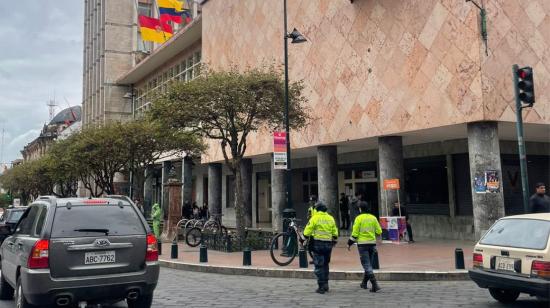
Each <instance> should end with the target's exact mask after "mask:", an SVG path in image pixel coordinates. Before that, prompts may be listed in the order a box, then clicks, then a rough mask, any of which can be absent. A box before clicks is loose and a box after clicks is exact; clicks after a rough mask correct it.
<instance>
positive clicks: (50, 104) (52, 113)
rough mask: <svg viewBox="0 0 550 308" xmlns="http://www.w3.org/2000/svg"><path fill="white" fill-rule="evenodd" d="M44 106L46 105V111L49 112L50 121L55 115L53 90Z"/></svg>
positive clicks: (55, 105)
mask: <svg viewBox="0 0 550 308" xmlns="http://www.w3.org/2000/svg"><path fill="white" fill-rule="evenodd" d="M46 106H48V111H49V113H50V122H51V121H52V120H53V117H54V116H55V107H57V104H56V102H55V92H53V99H50V100H49V101H48V102H47V103H46Z"/></svg>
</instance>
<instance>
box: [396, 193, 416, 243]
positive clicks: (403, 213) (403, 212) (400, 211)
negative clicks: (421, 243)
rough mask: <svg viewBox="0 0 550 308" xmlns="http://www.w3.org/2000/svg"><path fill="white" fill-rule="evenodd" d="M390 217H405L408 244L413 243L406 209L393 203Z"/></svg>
mask: <svg viewBox="0 0 550 308" xmlns="http://www.w3.org/2000/svg"><path fill="white" fill-rule="evenodd" d="M400 208H401V209H400ZM391 215H392V216H401V217H405V222H406V223H407V235H408V236H409V243H414V240H413V230H412V226H411V224H410V223H409V213H407V207H406V206H403V205H399V203H398V202H395V204H394V205H393V209H392V210H391Z"/></svg>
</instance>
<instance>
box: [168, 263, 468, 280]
mask: <svg viewBox="0 0 550 308" xmlns="http://www.w3.org/2000/svg"><path fill="white" fill-rule="evenodd" d="M159 264H160V266H162V267H166V268H172V269H177V270H184V271H192V272H202V273H212V274H223V275H241V276H257V277H273V278H299V279H315V275H314V274H313V269H295V268H292V269H289V268H280V269H279V268H261V267H254V266H247V267H244V266H242V267H230V266H221V265H210V264H196V263H185V262H180V261H166V260H159ZM374 273H375V274H376V279H377V280H380V281H464V280H470V277H469V276H468V271H467V270H456V271H448V272H445V271H385V270H376V271H374ZM330 279H332V280H361V279H363V272H362V271H331V272H330Z"/></svg>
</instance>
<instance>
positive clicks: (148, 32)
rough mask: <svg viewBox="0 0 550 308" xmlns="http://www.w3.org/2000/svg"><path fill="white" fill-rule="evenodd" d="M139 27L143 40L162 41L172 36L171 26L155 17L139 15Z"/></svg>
mask: <svg viewBox="0 0 550 308" xmlns="http://www.w3.org/2000/svg"><path fill="white" fill-rule="evenodd" d="M139 27H140V30H141V39H142V40H144V41H153V42H157V43H164V42H166V41H167V40H168V39H169V38H171V37H172V27H171V26H170V25H169V24H167V23H164V22H161V21H160V20H158V19H156V18H151V17H147V16H142V15H140V16H139Z"/></svg>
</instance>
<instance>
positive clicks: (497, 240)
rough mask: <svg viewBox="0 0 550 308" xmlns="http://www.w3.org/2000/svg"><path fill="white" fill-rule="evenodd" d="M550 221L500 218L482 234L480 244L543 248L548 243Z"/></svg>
mask: <svg viewBox="0 0 550 308" xmlns="http://www.w3.org/2000/svg"><path fill="white" fill-rule="evenodd" d="M549 234H550V221H545V220H537V219H502V220H499V221H498V222H497V223H495V224H494V225H493V227H492V228H491V229H490V230H489V231H488V232H487V233H486V234H485V236H483V238H482V239H481V241H480V242H479V243H480V244H483V245H491V246H505V247H514V248H525V249H537V250H543V249H544V248H546V245H547V244H548V235H549Z"/></svg>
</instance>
